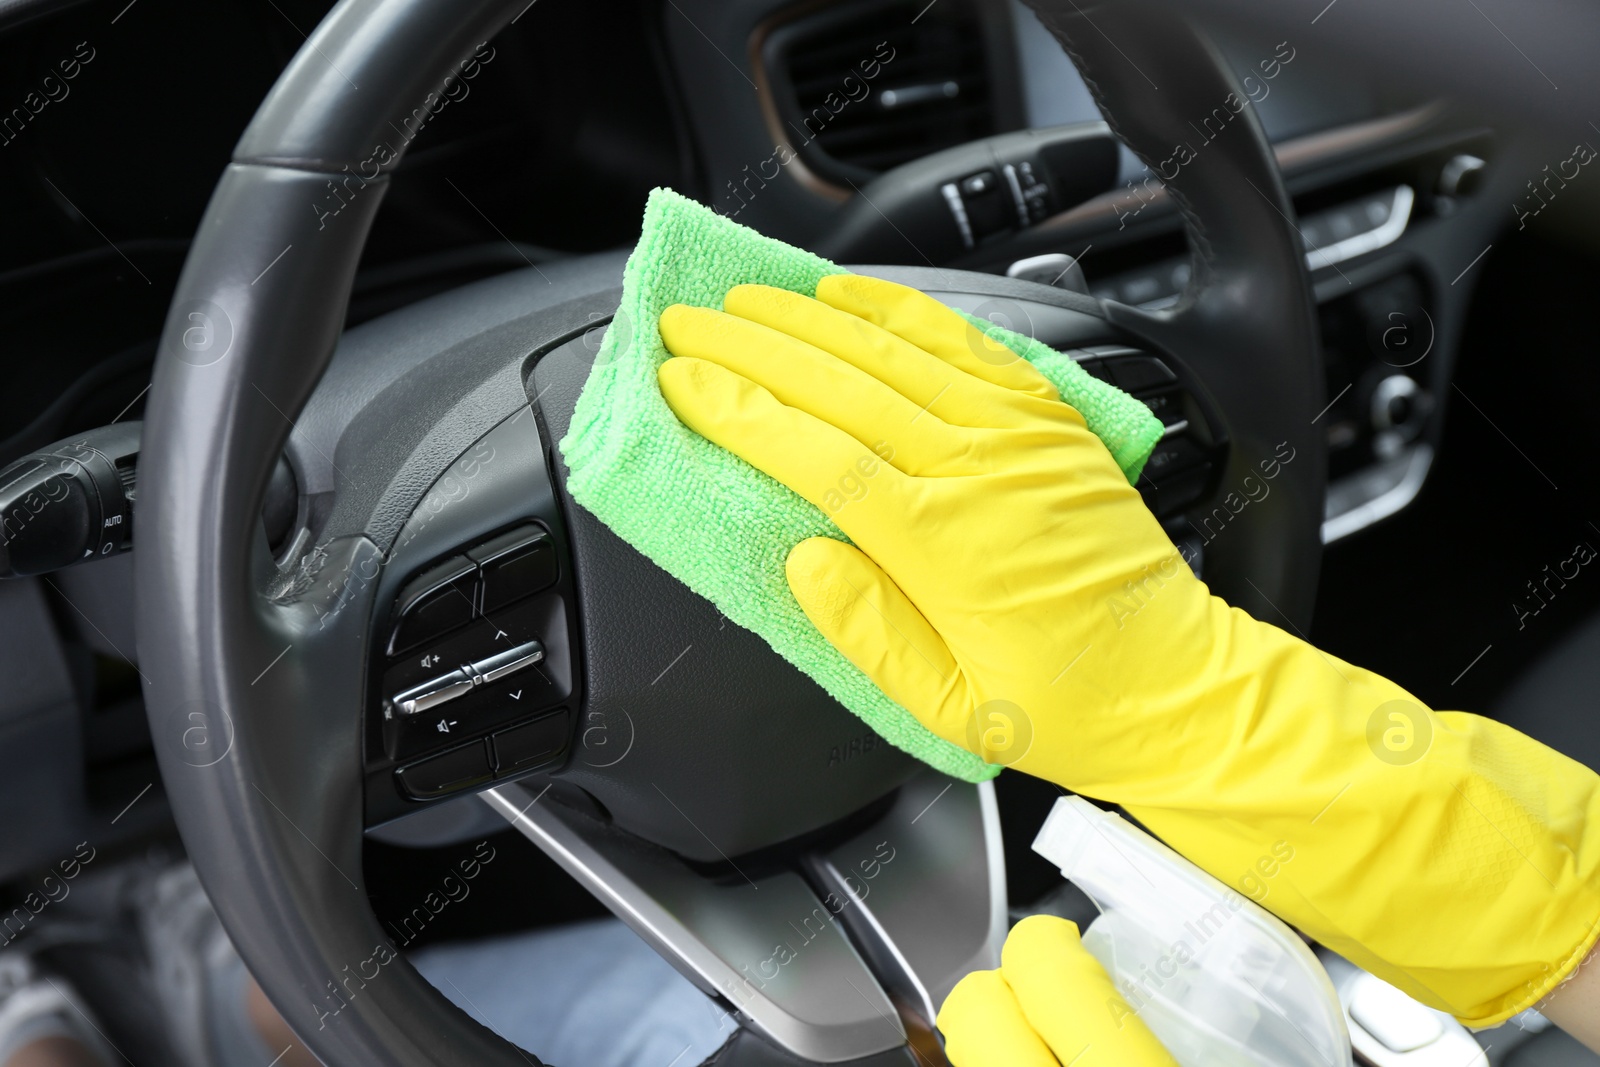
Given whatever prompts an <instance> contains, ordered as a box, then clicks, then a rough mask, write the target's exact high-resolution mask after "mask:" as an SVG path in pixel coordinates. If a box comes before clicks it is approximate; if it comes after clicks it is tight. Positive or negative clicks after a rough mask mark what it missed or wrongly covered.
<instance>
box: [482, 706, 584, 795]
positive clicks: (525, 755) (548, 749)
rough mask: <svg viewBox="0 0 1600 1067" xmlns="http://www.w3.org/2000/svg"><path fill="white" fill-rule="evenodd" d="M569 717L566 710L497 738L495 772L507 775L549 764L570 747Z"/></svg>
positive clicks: (502, 732)
mask: <svg viewBox="0 0 1600 1067" xmlns="http://www.w3.org/2000/svg"><path fill="white" fill-rule="evenodd" d="M569 723H570V717H569V715H568V713H567V711H566V709H565V708H563V709H562V710H561V711H558V712H557V713H555V714H554V715H547V716H545V717H544V718H542V719H536V720H535V721H533V722H529V723H523V724H522V725H521V726H513V727H512V728H511V729H509V730H501V731H500V732H499V733H497V734H495V735H494V754H495V773H496V774H497V775H498V776H499V777H501V778H504V777H505V776H506V775H508V774H517V773H519V772H521V771H525V770H528V769H530V768H532V767H536V766H538V765H539V764H541V763H546V762H548V761H549V760H551V759H553V758H554V757H555V756H557V755H559V754H560V753H561V750H562V749H564V748H566V746H567V736H568V734H569V733H570V732H571V731H570V728H569Z"/></svg>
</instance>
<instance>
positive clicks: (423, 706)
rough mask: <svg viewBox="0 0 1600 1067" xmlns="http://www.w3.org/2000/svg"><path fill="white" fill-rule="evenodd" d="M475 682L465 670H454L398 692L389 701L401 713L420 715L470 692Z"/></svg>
mask: <svg viewBox="0 0 1600 1067" xmlns="http://www.w3.org/2000/svg"><path fill="white" fill-rule="evenodd" d="M475 684H477V683H476V682H475V681H474V680H473V679H472V677H471V676H470V675H468V674H467V672H466V671H465V670H454V671H451V672H450V673H448V674H441V675H440V676H439V677H437V678H430V679H428V680H427V681H426V682H423V683H422V684H421V685H418V686H413V687H412V688H410V689H407V690H406V691H405V692H403V693H396V694H395V695H394V696H393V697H392V698H390V701H389V703H390V705H391V706H392V707H393V708H394V709H395V711H397V712H399V713H400V714H401V715H406V716H410V715H420V714H422V713H423V712H425V711H431V710H432V709H434V708H436V707H438V706H439V705H440V704H445V703H448V702H449V701H452V700H454V699H456V698H457V697H459V696H462V695H464V694H466V693H470V692H471V691H472V687H473V686H474V685H475Z"/></svg>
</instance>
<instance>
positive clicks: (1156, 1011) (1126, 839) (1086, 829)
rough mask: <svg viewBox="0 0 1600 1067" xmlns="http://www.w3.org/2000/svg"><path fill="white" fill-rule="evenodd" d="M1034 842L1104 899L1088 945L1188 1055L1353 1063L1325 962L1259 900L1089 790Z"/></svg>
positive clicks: (1178, 1051)
mask: <svg viewBox="0 0 1600 1067" xmlns="http://www.w3.org/2000/svg"><path fill="white" fill-rule="evenodd" d="M1033 849H1034V851H1035V852H1037V853H1039V854H1040V855H1042V856H1044V857H1045V858H1046V859H1048V860H1050V861H1051V862H1052V863H1054V864H1055V865H1056V866H1057V867H1059V868H1061V873H1062V875H1063V876H1064V877H1066V878H1067V879H1068V880H1069V881H1071V882H1072V883H1073V884H1074V885H1076V886H1077V887H1078V888H1079V889H1082V890H1083V891H1084V892H1085V893H1086V894H1088V896H1089V897H1090V899H1092V900H1093V901H1094V902H1095V905H1096V906H1097V907H1099V909H1100V916H1099V917H1098V918H1097V919H1095V921H1094V922H1092V923H1090V924H1089V928H1088V929H1087V930H1086V931H1084V933H1083V943H1084V947H1086V948H1087V949H1088V950H1089V951H1090V952H1091V953H1092V954H1093V955H1094V957H1095V958H1096V959H1098V960H1099V961H1100V963H1101V964H1102V965H1103V966H1104V967H1105V968H1106V970H1107V971H1108V972H1109V973H1110V974H1111V977H1112V980H1113V981H1114V982H1115V983H1116V985H1117V988H1118V989H1119V990H1120V991H1121V992H1122V995H1123V996H1124V997H1125V998H1126V1001H1127V1007H1128V1009H1130V1010H1131V1011H1133V1012H1135V1013H1137V1014H1138V1016H1139V1017H1140V1018H1141V1019H1143V1020H1144V1022H1145V1023H1146V1025H1148V1026H1149V1027H1150V1029H1151V1030H1152V1031H1154V1032H1155V1035H1156V1036H1157V1037H1159V1038H1160V1039H1161V1042H1162V1044H1164V1045H1166V1047H1167V1050H1168V1051H1169V1052H1171V1053H1172V1055H1173V1058H1174V1059H1176V1060H1177V1061H1178V1063H1180V1064H1181V1065H1182V1067H1238V1065H1242V1064H1243V1065H1260V1067H1349V1064H1350V1063H1351V1054H1350V1035H1349V1032H1348V1031H1347V1030H1346V1029H1345V1023H1344V1010H1343V1009H1342V1008H1341V1007H1340V1004H1339V998H1338V995H1337V994H1336V993H1335V992H1334V988H1333V984H1332V982H1330V981H1329V979H1328V975H1327V972H1326V971H1325V970H1323V968H1322V965H1321V964H1320V963H1318V962H1317V959H1316V957H1315V956H1314V955H1313V954H1312V952H1311V950H1310V949H1309V948H1307V947H1306V945H1305V943H1304V942H1303V941H1301V940H1300V938H1299V937H1297V936H1296V935H1295V933H1294V932H1293V931H1292V930H1290V929H1289V928H1288V927H1287V926H1285V925H1284V924H1283V923H1282V922H1280V921H1279V920H1278V919H1276V918H1274V917H1273V916H1272V915H1269V914H1268V913H1267V912H1266V911H1264V910H1263V909H1262V908H1260V907H1259V906H1258V905H1256V904H1255V903H1253V902H1252V901H1250V900H1249V899H1247V898H1246V897H1244V896H1243V895H1241V894H1239V893H1236V892H1234V891H1233V890H1231V889H1229V888H1228V887H1227V886H1225V885H1223V884H1222V883H1221V882H1219V881H1217V880H1216V879H1215V878H1213V877H1211V876H1210V875H1209V874H1206V873H1205V872H1204V871H1202V870H1201V869H1200V868H1198V867H1196V866H1195V865H1194V864H1192V863H1190V862H1189V861H1188V860H1186V859H1184V858H1183V857H1182V856H1180V855H1178V854H1177V853H1176V852H1174V851H1172V850H1171V849H1170V848H1168V847H1167V846H1165V845H1163V844H1162V843H1161V842H1159V841H1157V840H1156V839H1155V838H1153V837H1151V836H1150V835H1149V834H1147V833H1145V832H1144V831H1142V830H1140V829H1138V828H1137V827H1135V826H1134V825H1132V824H1131V823H1129V822H1127V821H1126V820H1124V819H1122V818H1121V817H1119V816H1117V815H1114V814H1112V813H1110V812H1106V811H1101V810H1100V809H1099V808H1097V807H1095V806H1094V805H1093V804H1090V803H1089V802H1088V801H1086V800H1083V799H1082V798H1080V797H1063V798H1061V799H1060V800H1057V801H1056V804H1055V807H1054V808H1053V809H1052V810H1051V812H1050V816H1049V818H1047V819H1046V820H1045V823H1044V826H1043V827H1042V828H1041V829H1040V830H1039V835H1038V837H1036V838H1035V839H1034V842H1033ZM1113 1010H1121V1008H1120V1007H1113Z"/></svg>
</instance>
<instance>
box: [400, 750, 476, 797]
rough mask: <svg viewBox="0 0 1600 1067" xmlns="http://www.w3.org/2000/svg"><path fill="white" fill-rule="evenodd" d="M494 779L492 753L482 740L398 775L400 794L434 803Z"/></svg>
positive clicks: (424, 762)
mask: <svg viewBox="0 0 1600 1067" xmlns="http://www.w3.org/2000/svg"><path fill="white" fill-rule="evenodd" d="M491 777H492V773H491V769H490V763H489V750H488V748H487V747H486V745H485V743H484V742H482V741H475V742H473V743H472V744H470V745H467V746H466V747H464V748H458V749H455V750H454V751H451V752H446V753H444V754H443V755H440V756H434V757H432V758H431V759H425V760H423V761H422V762H420V763H413V764H411V766H409V767H402V768H400V769H399V770H398V771H396V772H395V778H396V780H397V781H399V783H400V789H401V792H403V793H405V794H406V796H408V797H411V798H412V799H413V800H432V799H433V798H434V797H442V796H444V795H445V794H447V793H454V792H456V791H457V790H459V789H467V788H469V787H471V786H475V785H480V784H482V783H484V782H487V781H488V780H489V779H490V778H491Z"/></svg>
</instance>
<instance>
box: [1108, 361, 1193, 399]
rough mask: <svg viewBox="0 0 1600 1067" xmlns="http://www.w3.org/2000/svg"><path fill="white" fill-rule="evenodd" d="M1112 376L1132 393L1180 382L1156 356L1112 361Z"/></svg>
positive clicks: (1169, 368) (1170, 369)
mask: <svg viewBox="0 0 1600 1067" xmlns="http://www.w3.org/2000/svg"><path fill="white" fill-rule="evenodd" d="M1111 375H1112V377H1114V378H1115V379H1116V381H1117V384H1118V385H1120V386H1121V387H1122V388H1124V389H1126V390H1127V391H1128V392H1130V393H1136V392H1138V391H1139V390H1141V389H1156V388H1159V387H1161V386H1165V385H1171V384H1172V383H1173V382H1176V381H1177V380H1178V376H1177V375H1176V374H1174V373H1172V368H1171V367H1169V366H1167V365H1166V364H1165V363H1163V362H1161V361H1160V360H1159V359H1157V358H1155V357H1154V356H1126V357H1124V358H1122V359H1114V360H1112V361H1111Z"/></svg>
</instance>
